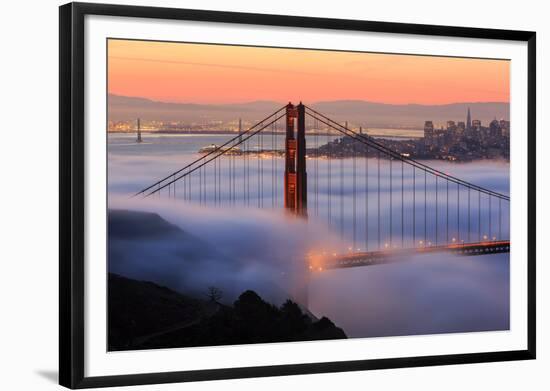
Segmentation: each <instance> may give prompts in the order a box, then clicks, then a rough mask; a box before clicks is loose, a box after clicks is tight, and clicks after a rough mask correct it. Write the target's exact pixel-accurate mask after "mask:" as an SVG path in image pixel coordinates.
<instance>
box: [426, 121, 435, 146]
mask: <svg viewBox="0 0 550 391" xmlns="http://www.w3.org/2000/svg"><path fill="white" fill-rule="evenodd" d="M424 143H425V144H426V145H433V144H434V123H433V122H432V121H426V122H425V123H424Z"/></svg>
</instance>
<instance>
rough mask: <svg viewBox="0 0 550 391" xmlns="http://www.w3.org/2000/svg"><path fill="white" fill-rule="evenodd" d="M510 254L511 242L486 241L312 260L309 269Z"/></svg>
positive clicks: (341, 255) (342, 255)
mask: <svg viewBox="0 0 550 391" xmlns="http://www.w3.org/2000/svg"><path fill="white" fill-rule="evenodd" d="M507 252H510V241H509V240H500V241H486V242H476V243H453V244H445V245H440V246H424V247H416V248H409V249H393V250H379V251H367V252H356V253H350V254H337V255H335V256H332V257H331V256H328V257H325V259H319V260H311V261H310V265H309V268H310V270H312V271H322V270H324V269H342V268H349V267H358V266H372V265H379V264H384V263H390V262H392V261H396V260H398V259H399V258H400V257H403V256H410V255H413V254H432V253H453V254H459V255H467V256H473V255H485V254H497V253H507Z"/></svg>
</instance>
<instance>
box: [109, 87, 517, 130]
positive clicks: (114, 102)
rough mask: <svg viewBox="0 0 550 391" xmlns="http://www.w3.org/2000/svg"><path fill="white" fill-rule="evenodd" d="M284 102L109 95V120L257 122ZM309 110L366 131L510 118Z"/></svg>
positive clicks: (486, 106)
mask: <svg viewBox="0 0 550 391" xmlns="http://www.w3.org/2000/svg"><path fill="white" fill-rule="evenodd" d="M284 104H285V103H283V102H273V101H255V102H248V103H237V104H219V105H216V104H212V105H210V104H195V103H171V102H158V101H153V100H150V99H145V98H137V97H127V96H120V95H112V94H110V95H109V119H110V120H112V121H127V120H133V119H136V118H138V117H140V118H142V119H145V120H159V121H189V122H204V121H205V120H207V119H210V120H220V121H231V120H236V119H237V118H239V117H240V118H242V119H243V120H245V121H257V120H260V119H262V118H263V117H265V116H266V115H268V114H270V113H271V112H273V111H275V110H276V109H277V108H279V107H281V106H283V105H284ZM310 106H311V107H312V108H313V109H315V110H318V111H320V112H322V113H323V114H325V115H327V116H329V117H331V118H333V119H334V120H337V121H350V122H351V123H352V124H354V125H356V126H358V125H361V126H364V127H416V128H422V127H423V126H424V121H426V120H431V121H434V123H435V124H436V125H437V124H443V123H445V122H446V121H448V120H453V121H466V112H467V110H468V107H470V110H471V113H472V119H479V120H481V121H482V122H483V123H485V124H487V123H488V122H490V121H491V120H493V119H494V118H497V119H506V120H508V119H509V118H510V105H509V103H505V102H461V103H452V104H445V105H418V104H407V105H392V104H385V103H376V102H368V101H361V100H338V101H327V102H316V103H311V104H310Z"/></svg>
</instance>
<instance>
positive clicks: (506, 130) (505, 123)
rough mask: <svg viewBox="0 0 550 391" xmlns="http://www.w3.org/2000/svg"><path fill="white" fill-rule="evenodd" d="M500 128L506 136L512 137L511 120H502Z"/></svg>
mask: <svg viewBox="0 0 550 391" xmlns="http://www.w3.org/2000/svg"><path fill="white" fill-rule="evenodd" d="M500 129H501V130H502V135H503V136H504V137H510V121H506V120H503V119H502V120H500Z"/></svg>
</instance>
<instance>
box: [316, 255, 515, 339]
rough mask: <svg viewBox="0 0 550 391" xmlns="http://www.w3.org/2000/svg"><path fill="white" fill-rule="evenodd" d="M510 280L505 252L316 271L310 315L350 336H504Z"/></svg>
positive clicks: (507, 316) (508, 310)
mask: <svg viewBox="0 0 550 391" xmlns="http://www.w3.org/2000/svg"><path fill="white" fill-rule="evenodd" d="M401 261H403V262H401ZM509 280H510V274H509V254H494V255H484V256H472V257H466V256H456V255H451V254H432V255H419V256H415V257H414V258H412V259H411V258H408V259H402V260H398V261H397V262H395V263H391V264H386V265H377V266H370V267H364V268H354V269H343V270H337V271H330V272H326V273H318V274H316V275H315V278H313V279H312V282H311V285H310V309H311V310H312V311H313V312H314V313H315V312H320V313H323V314H325V315H326V316H328V317H330V318H331V319H334V320H335V321H337V322H338V325H339V326H340V327H342V328H343V329H344V330H345V331H346V333H347V335H348V336H349V337H381V336H397V335H415V334H436V333H449V332H470V331H487V330H507V329H509V316H510V303H509V295H510V285H509Z"/></svg>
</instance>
